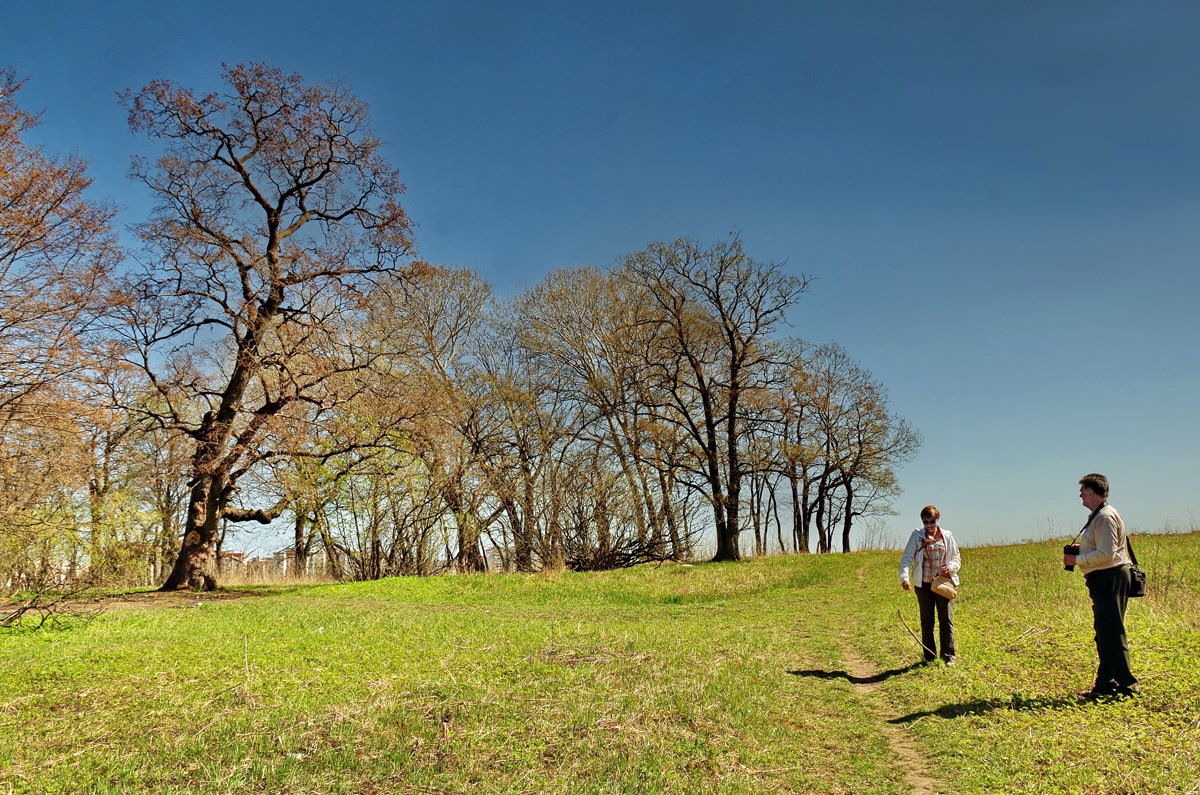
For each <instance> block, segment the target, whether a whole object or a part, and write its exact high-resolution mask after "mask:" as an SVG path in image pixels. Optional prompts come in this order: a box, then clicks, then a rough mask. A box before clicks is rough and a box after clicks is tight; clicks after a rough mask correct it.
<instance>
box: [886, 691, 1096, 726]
mask: <svg viewBox="0 0 1200 795" xmlns="http://www.w3.org/2000/svg"><path fill="white" fill-rule="evenodd" d="M1071 706H1079V699H1078V698H1076V697H1075V696H1065V697H1064V696H1058V697H1056V698H1051V697H1049V696H1043V697H1041V698H1024V697H1023V696H1013V697H1012V698H1009V699H986V700H983V699H977V700H975V701H963V702H961V703H958V704H946V705H945V706H942V707H938V708H937V709H930V710H925V711H924V712H913V713H911V714H909V715H903V716H901V717H899V718H892V719H891V720H889V721H888V723H913V722H915V721H918V720H920V719H921V718H928V717H929V716H931V715H936V716H937V717H939V718H962V717H965V716H967V715H986V714H987V713H989V712H996V711H998V710H1009V711H1011V712H1036V711H1040V710H1048V709H1061V708H1063V707H1071Z"/></svg>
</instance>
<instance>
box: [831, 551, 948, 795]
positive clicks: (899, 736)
mask: <svg viewBox="0 0 1200 795" xmlns="http://www.w3.org/2000/svg"><path fill="white" fill-rule="evenodd" d="M857 579H858V584H859V587H860V588H861V587H862V585H863V583H864V582H865V580H866V572H865V571H863V570H862V569H859V570H858V572H857ZM841 641H842V643H841V646H842V666H843V667H844V668H845V669H846V673H848V674H849V675H850V686H851V687H853V688H854V690H855V692H856V693H858V694H859V695H861V696H862V697H863V699H862V700H863V703H864V704H865V705H866V706H867V708H868V709H870V710H871V712H873V713H874V714H875V717H877V718H878V719H879V723H880V725H881V727H882V728H883V733H884V736H885V737H886V738H887V742H888V747H889V748H890V749H891V751H892V756H893V757H894V758H895V759H896V760H897V761H898V763H899V765H900V768H901V769H902V770H903V771H904V780H905V781H907V782H908V784H909V786H910V787H912V791H913V792H914V793H916V795H933V794H934V793H936V792H937V781H936V780H935V779H932V778H930V777H929V776H927V775H925V773H924V771H925V770H928V769H929V767H930V765H929V760H928V759H927V758H926V756H925V754H923V753H922V752H921V749H920V747H919V746H918V745H917V743H916V741H915V740H914V739H913V738H912V735H910V734H909V733H908V732H907V731H905V729H904V727H902V726H899V725H897V724H895V723H892V722H891V721H892V719H894V718H898V717H900V716H899V715H898V714H892V712H891V709H890V708H889V707H888V706H887V705H886V704H885V703H884V702H883V700H882V699H881V698H880V697H878V696H877V695H875V691H876V690H877V689H878V688H879V684H880V681H881V680H879V679H877V678H876V677H877V676H878V674H879V671H878V670H877V669H876V667H875V666H874V665H872V664H871V663H870V662H868V661H866V660H864V659H863V658H862V657H861V656H859V654H858V653H857V652H856V651H855V650H854V645H853V643H851V640H850V637H849V635H843V636H842V638H841Z"/></svg>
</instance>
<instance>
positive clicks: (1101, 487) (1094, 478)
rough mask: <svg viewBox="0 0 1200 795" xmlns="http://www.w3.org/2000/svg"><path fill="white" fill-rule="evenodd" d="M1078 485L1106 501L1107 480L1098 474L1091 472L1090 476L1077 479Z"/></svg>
mask: <svg viewBox="0 0 1200 795" xmlns="http://www.w3.org/2000/svg"><path fill="white" fill-rule="evenodd" d="M1079 485H1080V486H1083V487H1084V488H1085V489H1091V490H1092V491H1093V492H1095V493H1096V494H1099V495H1100V496H1101V497H1103V498H1104V499H1108V478H1106V477H1104V476H1103V475H1101V474H1100V473H1098V472H1093V473H1092V474H1090V475H1084V476H1083V477H1081V478H1080V479H1079Z"/></svg>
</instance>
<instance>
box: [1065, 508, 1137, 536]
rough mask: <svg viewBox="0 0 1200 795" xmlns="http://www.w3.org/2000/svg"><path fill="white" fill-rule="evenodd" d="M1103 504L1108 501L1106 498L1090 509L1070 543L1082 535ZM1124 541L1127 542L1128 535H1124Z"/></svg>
mask: <svg viewBox="0 0 1200 795" xmlns="http://www.w3.org/2000/svg"><path fill="white" fill-rule="evenodd" d="M1105 505H1108V501H1107V500H1105V501H1104V502H1102V503H1100V504H1099V505H1097V506H1096V510H1094V511H1092V514H1091V516H1089V517H1088V520H1087V521H1086V522H1084V523H1083V527H1081V528H1079V532H1078V533H1076V534H1075V537H1074V538H1072V539H1071V543H1072V544H1074V543H1075V542H1076V541H1078V540H1079V537H1080V536H1081V535H1083V531H1084V530H1087V529H1088V525H1090V524H1091V523H1092V520H1093V519H1095V518H1096V516H1097V514H1099V513H1100V509H1101V508H1103V507H1104V506H1105ZM1125 542H1126V543H1129V536H1128V535H1126V536H1125Z"/></svg>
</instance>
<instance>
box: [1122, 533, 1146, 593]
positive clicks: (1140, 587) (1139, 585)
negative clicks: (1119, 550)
mask: <svg viewBox="0 0 1200 795" xmlns="http://www.w3.org/2000/svg"><path fill="white" fill-rule="evenodd" d="M1125 548H1126V549H1128V550H1129V559H1130V560H1131V561H1133V562H1132V563H1130V565H1129V598H1130V599H1134V598H1136V597H1139V596H1145V595H1146V588H1147V587H1148V586H1147V585H1146V575H1145V574H1144V573H1142V570H1141V569H1139V568H1138V564H1137V555H1135V554H1133V544H1131V543H1129V536H1128V535H1126V536H1125Z"/></svg>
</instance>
